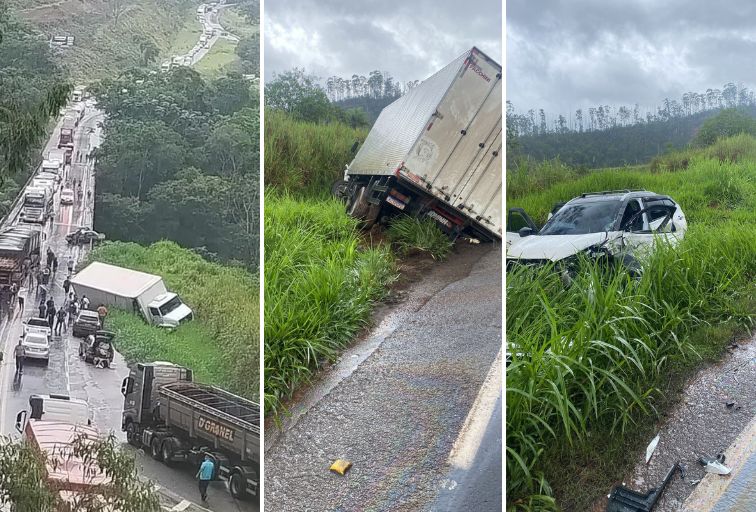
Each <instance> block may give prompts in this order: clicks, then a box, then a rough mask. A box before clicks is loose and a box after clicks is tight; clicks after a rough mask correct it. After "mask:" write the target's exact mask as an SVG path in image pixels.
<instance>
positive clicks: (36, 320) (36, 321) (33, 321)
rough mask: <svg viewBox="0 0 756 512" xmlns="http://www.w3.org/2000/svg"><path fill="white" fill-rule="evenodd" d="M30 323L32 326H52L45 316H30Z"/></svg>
mask: <svg viewBox="0 0 756 512" xmlns="http://www.w3.org/2000/svg"><path fill="white" fill-rule="evenodd" d="M28 325H29V326H30V327H46V328H48V329H49V328H50V325H49V324H48V323H47V320H45V319H44V318H30V319H29V322H28Z"/></svg>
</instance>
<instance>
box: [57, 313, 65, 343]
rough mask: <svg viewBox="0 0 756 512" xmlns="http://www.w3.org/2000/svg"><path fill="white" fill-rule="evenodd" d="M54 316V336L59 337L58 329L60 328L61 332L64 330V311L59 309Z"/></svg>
mask: <svg viewBox="0 0 756 512" xmlns="http://www.w3.org/2000/svg"><path fill="white" fill-rule="evenodd" d="M55 316H56V322H55V334H57V335H58V336H60V329H61V327H62V328H63V330H64V331H65V330H66V310H65V309H63V308H60V309H59V310H58V312H57V313H56V314H55Z"/></svg>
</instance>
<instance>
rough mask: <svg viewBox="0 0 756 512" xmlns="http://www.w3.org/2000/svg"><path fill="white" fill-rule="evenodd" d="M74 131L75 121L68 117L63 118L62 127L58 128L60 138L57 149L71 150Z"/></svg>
mask: <svg viewBox="0 0 756 512" xmlns="http://www.w3.org/2000/svg"><path fill="white" fill-rule="evenodd" d="M74 130H76V121H75V119H74V118H73V117H70V116H66V117H65V118H63V125H62V126H61V128H60V138H59V139H58V149H62V148H70V149H72V150H73V145H74V142H73V137H74ZM69 162H70V160H69Z"/></svg>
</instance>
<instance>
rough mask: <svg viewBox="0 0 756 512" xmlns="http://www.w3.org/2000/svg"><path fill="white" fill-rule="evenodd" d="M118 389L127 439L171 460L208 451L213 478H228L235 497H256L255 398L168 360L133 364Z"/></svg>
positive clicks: (189, 459) (191, 459)
mask: <svg viewBox="0 0 756 512" xmlns="http://www.w3.org/2000/svg"><path fill="white" fill-rule="evenodd" d="M121 393H122V394H123V396H124V404H123V417H122V420H121V429H122V430H123V431H125V432H126V439H127V440H128V442H129V443H130V444H132V445H134V446H137V447H144V448H145V449H146V450H148V452H149V453H151V454H152V457H153V458H154V459H155V460H158V461H161V462H164V463H165V464H169V465H170V464H172V463H175V462H184V463H190V464H193V465H195V466H197V465H198V464H199V463H201V462H202V460H203V459H204V458H205V456H210V458H211V459H212V460H213V462H214V464H215V475H214V478H216V479H221V480H226V481H228V489H229V492H230V493H231V494H232V495H233V496H234V498H237V499H244V498H248V497H255V498H258V497H259V496H258V489H259V474H260V473H259V469H260V406H259V404H256V403H254V402H252V401H250V400H247V399H245V398H242V397H239V396H237V395H234V394H232V393H229V392H227V391H224V390H222V389H219V388H216V387H213V386H207V385H204V384H200V383H198V382H194V381H193V378H192V371H191V370H190V369H188V368H185V367H183V366H178V365H175V364H172V363H169V362H154V363H147V364H143V363H139V364H137V365H136V366H135V367H133V368H132V370H131V372H130V374H129V376H128V377H126V378H125V379H124V380H123V383H122V386H121Z"/></svg>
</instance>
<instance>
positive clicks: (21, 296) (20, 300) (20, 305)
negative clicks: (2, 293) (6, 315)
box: [16, 286, 26, 316]
mask: <svg viewBox="0 0 756 512" xmlns="http://www.w3.org/2000/svg"><path fill="white" fill-rule="evenodd" d="M16 296H17V297H18V312H19V314H20V315H22V316H23V314H24V302H25V301H26V288H24V287H23V286H22V287H21V288H19V289H18V293H17V294H16Z"/></svg>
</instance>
